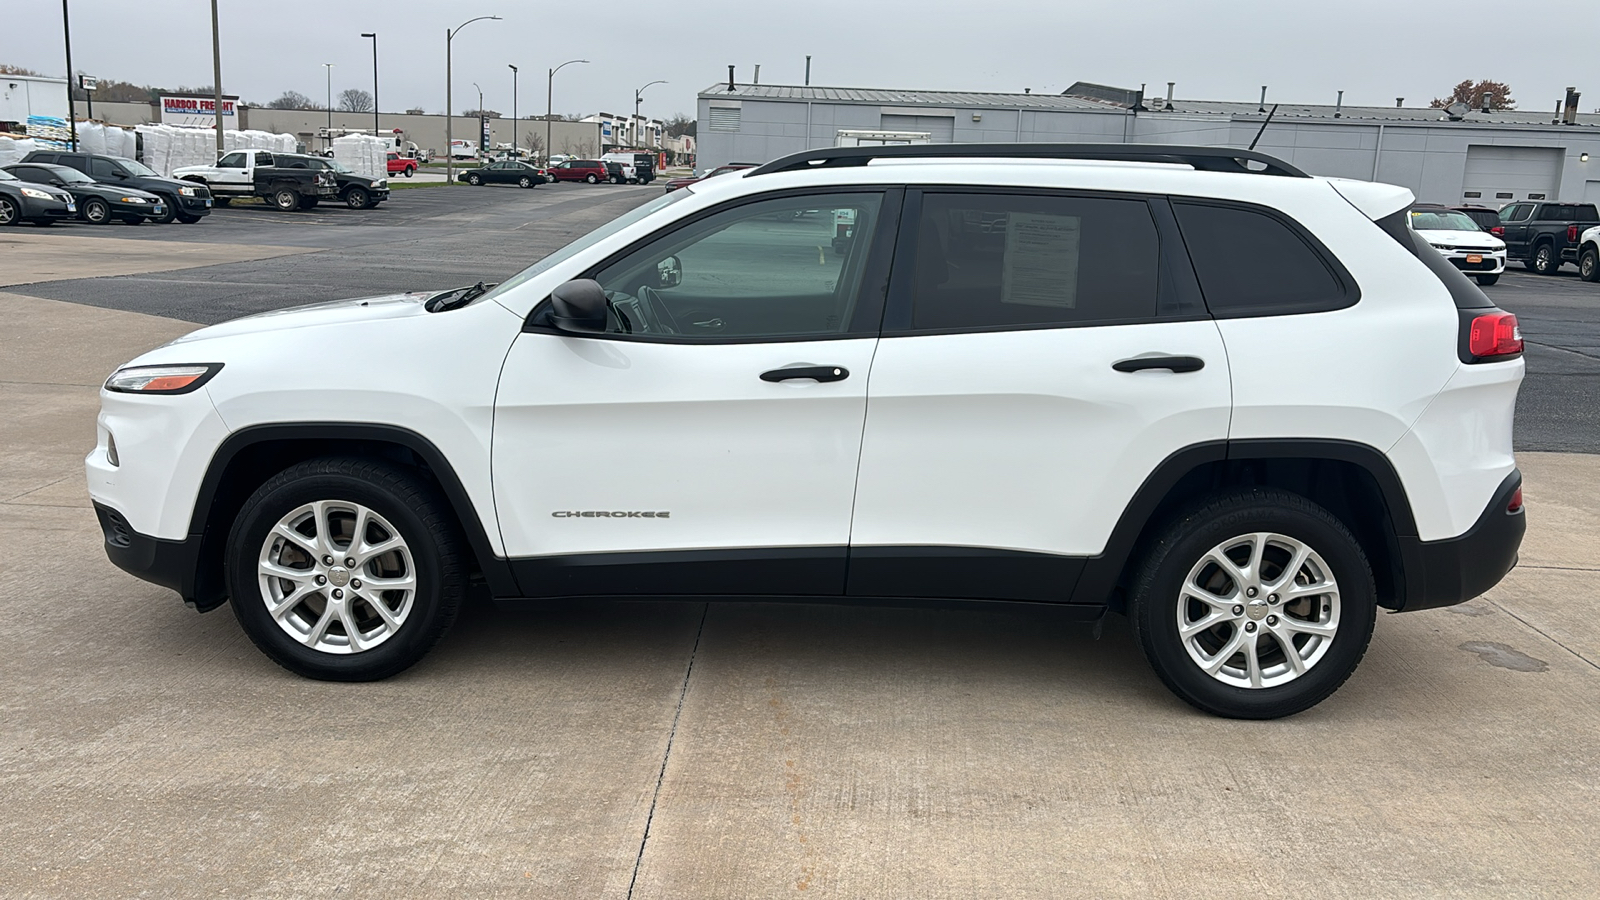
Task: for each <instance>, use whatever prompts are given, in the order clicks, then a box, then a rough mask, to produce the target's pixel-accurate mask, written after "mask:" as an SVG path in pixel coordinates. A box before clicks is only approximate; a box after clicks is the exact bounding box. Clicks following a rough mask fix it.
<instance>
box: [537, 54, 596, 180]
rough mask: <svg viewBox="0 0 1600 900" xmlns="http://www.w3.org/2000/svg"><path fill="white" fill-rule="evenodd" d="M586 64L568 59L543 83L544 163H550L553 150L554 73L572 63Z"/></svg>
mask: <svg viewBox="0 0 1600 900" xmlns="http://www.w3.org/2000/svg"><path fill="white" fill-rule="evenodd" d="M586 62H588V60H587V59H569V60H567V61H566V62H564V63H562V64H561V65H559V66H556V67H555V68H554V69H551V70H550V78H549V80H548V81H546V82H545V88H544V89H545V94H544V161H545V162H546V163H549V162H550V154H551V152H552V151H553V150H554V149H555V148H553V147H551V146H550V118H551V116H552V115H554V114H555V104H554V103H553V102H552V100H553V98H554V97H555V84H556V73H557V72H559V71H561V70H562V69H565V68H566V67H567V66H570V65H572V64H573V63H586Z"/></svg>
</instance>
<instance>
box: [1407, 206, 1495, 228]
mask: <svg viewBox="0 0 1600 900" xmlns="http://www.w3.org/2000/svg"><path fill="white" fill-rule="evenodd" d="M1411 227H1412V228H1415V229H1416V230H1418V231H1482V230H1483V229H1482V228H1479V227H1478V223H1477V222H1474V221H1472V219H1471V218H1470V217H1469V216H1468V215H1467V214H1466V213H1458V212H1450V211H1445V210H1437V211H1435V210H1429V211H1427V212H1421V211H1418V210H1412V212H1411Z"/></svg>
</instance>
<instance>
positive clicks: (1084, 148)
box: [745, 143, 1311, 178]
mask: <svg viewBox="0 0 1600 900" xmlns="http://www.w3.org/2000/svg"><path fill="white" fill-rule="evenodd" d="M941 158H943V159H949V158H963V159H966V158H981V159H1086V160H1106V161H1110V162H1154V163H1179V164H1182V165H1189V166H1193V167H1194V168H1196V169H1199V170H1201V171H1205V172H1248V173H1250V174H1254V175H1281V176H1284V177H1288V178H1309V177H1311V176H1309V175H1307V174H1306V173H1304V172H1302V171H1300V170H1299V169H1297V168H1295V167H1294V166H1291V165H1289V164H1288V163H1286V162H1284V161H1283V160H1281V159H1278V158H1277V157H1275V156H1268V155H1267V154H1265V153H1257V152H1255V151H1254V150H1236V149H1234V148H1232V147H1187V146H1182V145H1175V144H1071V143H1066V144H894V145H890V146H884V147H822V148H818V149H816V150H806V151H803V152H800V153H791V154H790V155H788V156H782V157H779V158H777V159H775V160H773V161H772V162H769V163H767V164H766V165H763V166H759V167H757V168H755V169H751V170H750V171H749V172H746V173H745V177H746V178H748V177H750V176H752V175H766V174H768V173H770V172H793V171H796V170H800V169H815V168H841V167H848V166H864V165H866V164H867V163H869V162H871V161H872V160H875V159H941ZM1248 163H1259V164H1260V166H1261V167H1260V168H1251V167H1250V166H1249V165H1248Z"/></svg>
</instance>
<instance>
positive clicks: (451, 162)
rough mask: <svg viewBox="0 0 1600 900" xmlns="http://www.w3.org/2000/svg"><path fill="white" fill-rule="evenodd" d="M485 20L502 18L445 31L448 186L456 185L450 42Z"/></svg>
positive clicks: (446, 181) (445, 171)
mask: <svg viewBox="0 0 1600 900" xmlns="http://www.w3.org/2000/svg"><path fill="white" fill-rule="evenodd" d="M484 19H494V20H496V21H498V20H499V19H500V17H499V16H479V17H477V18H476V19H468V20H466V21H465V22H462V23H461V24H460V25H457V26H456V27H454V28H446V29H445V30H444V180H445V183H446V184H455V183H456V166H455V162H456V158H455V148H454V147H452V146H451V144H452V143H453V141H452V140H451V139H452V138H453V137H454V136H455V132H454V129H453V128H452V127H451V126H452V124H453V123H452V122H451V114H450V112H451V107H452V106H453V105H454V103H453V98H452V97H451V93H450V42H451V41H453V40H455V36H456V34H458V33H459V32H460V31H461V29H463V28H465V27H467V26H468V25H471V24H472V23H473V22H479V21H482V20H484ZM478 112H480V113H481V112H483V100H482V98H479V100H478Z"/></svg>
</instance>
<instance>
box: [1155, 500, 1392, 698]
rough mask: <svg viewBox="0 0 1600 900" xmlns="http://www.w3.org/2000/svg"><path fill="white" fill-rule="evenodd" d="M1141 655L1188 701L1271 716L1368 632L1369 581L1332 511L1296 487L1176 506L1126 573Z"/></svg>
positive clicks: (1343, 672) (1315, 687)
mask: <svg viewBox="0 0 1600 900" xmlns="http://www.w3.org/2000/svg"><path fill="white" fill-rule="evenodd" d="M1129 615H1130V617H1131V619H1132V622H1133V628H1134V632H1135V634H1137V635H1138V637H1139V641H1140V643H1141V644H1142V645H1143V647H1144V652H1145V656H1146V657H1147V658H1148V659H1149V660H1150V664H1151V665H1152V666H1153V667H1154V668H1155V670H1156V674H1157V675H1159V676H1160V677H1161V680H1162V681H1163V682H1165V683H1166V685H1167V687H1168V688H1170V689H1171V690H1172V692H1173V693H1175V694H1177V695H1178V697H1180V698H1181V699H1183V700H1184V701H1185V702H1187V703H1189V704H1190V705H1192V706H1194V707H1196V708H1198V709H1201V710H1204V711H1205V712H1209V713H1212V714H1214V715H1219V716H1226V717H1229V718H1236V719H1275V718H1278V717H1281V716H1288V715H1293V714H1295V713H1297V712H1301V711H1304V710H1306V709H1310V708H1311V707H1313V706H1315V705H1316V704H1318V703H1320V702H1322V701H1323V700H1324V699H1326V698H1327V697H1328V696H1329V695H1330V694H1332V693H1333V692H1334V691H1336V690H1338V688H1339V686H1340V685H1342V684H1344V682H1345V679H1347V678H1349V677H1350V674H1351V673H1352V672H1354V671H1355V668H1356V664H1357V663H1359V662H1360V661H1361V657H1362V655H1363V654H1364V653H1365V652H1366V649H1367V644H1368V642H1369V641H1370V640H1371V638H1372V627H1373V622H1374V620H1375V619H1376V618H1377V591H1376V588H1375V587H1374V585H1373V580H1372V571H1371V569H1370V568H1369V566H1368V564H1367V558H1366V555H1365V553H1363V552H1362V549H1361V545H1360V544H1359V543H1358V542H1357V541H1356V539H1355V538H1354V537H1353V536H1352V535H1351V534H1350V531H1349V529H1347V528H1346V527H1345V526H1344V524H1343V523H1342V522H1340V521H1339V520H1338V519H1337V518H1335V517H1334V516H1333V515H1332V514H1331V513H1329V512H1328V511H1327V510H1325V509H1323V508H1322V507H1320V506H1318V505H1317V504H1315V503H1312V502H1311V501H1309V500H1307V499H1305V498H1304V497H1301V496H1299V495H1296V494H1290V493H1287V492H1284V491H1279V490H1273V489H1270V488H1248V489H1240V490H1235V491H1229V492H1227V493H1224V494H1220V495H1218V496H1215V497H1213V498H1211V499H1210V500H1209V501H1207V502H1204V503H1202V504H1200V505H1198V506H1195V507H1192V508H1190V510H1189V511H1188V512H1187V513H1185V514H1183V515H1180V516H1179V517H1178V518H1177V519H1176V520H1175V521H1173V522H1172V524H1171V525H1169V526H1168V527H1167V528H1166V530H1165V531H1164V532H1163V533H1162V534H1161V536H1160V538H1159V539H1158V540H1157V541H1156V542H1155V543H1154V544H1152V545H1151V547H1150V549H1149V551H1148V552H1147V553H1146V555H1145V557H1144V559H1143V561H1142V562H1141V564H1140V566H1139V569H1138V572H1137V574H1136V575H1135V577H1134V580H1133V587H1132V592H1131V600H1130V608H1129Z"/></svg>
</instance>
